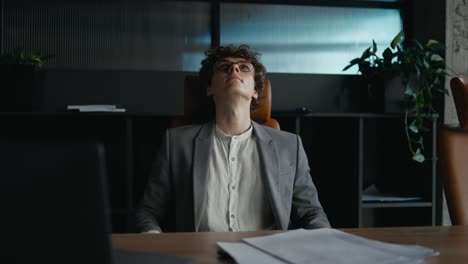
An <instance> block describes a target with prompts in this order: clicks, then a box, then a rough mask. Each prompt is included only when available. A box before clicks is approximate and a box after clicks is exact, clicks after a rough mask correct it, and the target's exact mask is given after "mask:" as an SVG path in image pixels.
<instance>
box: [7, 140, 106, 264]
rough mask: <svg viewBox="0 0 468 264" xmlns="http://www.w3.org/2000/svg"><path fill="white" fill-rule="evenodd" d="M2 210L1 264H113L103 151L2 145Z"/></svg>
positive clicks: (72, 145)
mask: <svg viewBox="0 0 468 264" xmlns="http://www.w3.org/2000/svg"><path fill="white" fill-rule="evenodd" d="M0 204H1V207H0V210H1V212H2V213H1V214H0V229H1V230H2V232H1V233H0V241H2V244H1V245H0V251H1V253H0V254H1V255H2V258H1V259H0V262H3V260H5V258H7V259H9V260H11V262H8V263H29V264H30V263H104V264H110V263H111V253H110V252H111V250H110V247H111V243H110V234H111V230H110V215H109V206H108V194H107V183H106V170H105V159H104V148H103V146H102V145H100V144H97V143H90V142H76V141H60V142H59V141H50V140H47V141H46V140H42V141H39V140H36V141H22V142H12V141H10V142H2V141H0ZM4 263H7V262H4Z"/></svg>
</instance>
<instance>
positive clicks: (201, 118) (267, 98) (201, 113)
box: [170, 75, 280, 129]
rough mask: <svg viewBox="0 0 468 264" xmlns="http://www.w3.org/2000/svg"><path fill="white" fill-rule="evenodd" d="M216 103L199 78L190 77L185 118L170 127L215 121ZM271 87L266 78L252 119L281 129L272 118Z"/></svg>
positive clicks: (187, 84) (186, 95)
mask: <svg viewBox="0 0 468 264" xmlns="http://www.w3.org/2000/svg"><path fill="white" fill-rule="evenodd" d="M214 109H215V108H214V102H213V100H212V98H211V97H208V96H207V95H206V89H205V88H204V87H202V85H201V83H200V80H199V78H198V76H195V75H189V76H186V77H185V81H184V116H183V118H182V119H177V120H173V121H172V122H171V124H170V127H178V126H182V125H187V124H194V123H204V122H208V121H210V120H213V119H214ZM270 115H271V85H270V80H268V79H266V78H265V88H264V90H263V95H262V96H261V97H259V99H258V108H257V109H255V110H253V111H251V113H250V118H251V119H252V120H253V121H255V122H257V123H259V124H260V125H264V126H268V127H272V128H276V129H280V125H279V123H278V121H277V120H276V119H273V118H271V116H270Z"/></svg>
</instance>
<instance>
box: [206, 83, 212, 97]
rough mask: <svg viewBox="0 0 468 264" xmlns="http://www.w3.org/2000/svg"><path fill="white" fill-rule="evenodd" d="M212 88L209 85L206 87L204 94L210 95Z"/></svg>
mask: <svg viewBox="0 0 468 264" xmlns="http://www.w3.org/2000/svg"><path fill="white" fill-rule="evenodd" d="M212 95H213V90H212V89H211V85H210V86H208V87H207V88H206V96H212Z"/></svg>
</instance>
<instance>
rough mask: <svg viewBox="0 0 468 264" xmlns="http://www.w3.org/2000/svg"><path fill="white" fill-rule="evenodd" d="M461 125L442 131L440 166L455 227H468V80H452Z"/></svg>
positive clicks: (440, 134) (448, 127)
mask: <svg viewBox="0 0 468 264" xmlns="http://www.w3.org/2000/svg"><path fill="white" fill-rule="evenodd" d="M450 88H451V90H452V95H453V100H454V102H455V107H456V110H457V116H458V120H459V123H460V124H459V125H443V126H441V128H440V130H439V162H440V163H439V164H440V172H441V175H442V181H443V185H444V190H445V196H446V198H447V207H448V210H449V214H450V219H451V221H452V224H453V225H468V79H466V78H462V77H455V78H452V80H451V81H450Z"/></svg>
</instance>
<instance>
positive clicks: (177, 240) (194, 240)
mask: <svg viewBox="0 0 468 264" xmlns="http://www.w3.org/2000/svg"><path fill="white" fill-rule="evenodd" d="M340 230H342V231H345V232H348V233H351V234H355V235H359V236H362V237H366V238H370V239H376V240H380V241H384V242H390V243H399V244H417V245H421V246H425V247H429V248H432V249H435V250H437V251H439V252H440V255H439V256H436V257H430V258H428V259H427V263H444V264H445V263H457V264H458V263H468V226H453V227H388V228H362V229H354V228H353V229H340ZM277 232H281V231H259V232H238V233H214V232H213V233H211V232H207V233H163V234H114V235H112V243H113V247H114V248H120V249H127V250H134V251H141V252H156V253H159V254H164V255H174V256H181V257H186V258H190V259H193V260H194V262H195V263H222V262H221V261H220V260H218V259H217V251H216V242H217V241H229V242H238V241H239V240H240V239H241V238H244V237H253V236H262V235H270V234H273V233H277Z"/></svg>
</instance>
